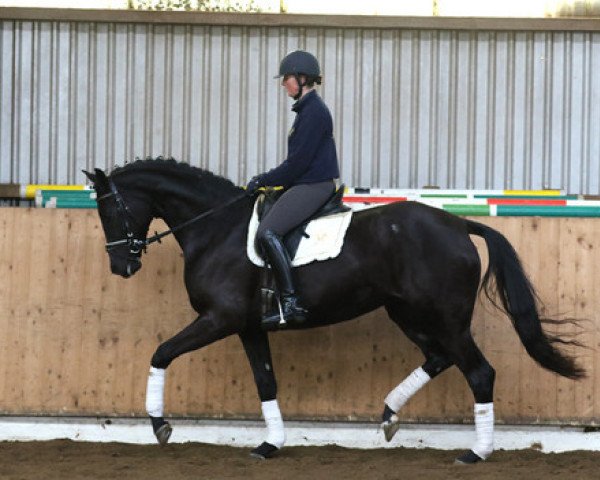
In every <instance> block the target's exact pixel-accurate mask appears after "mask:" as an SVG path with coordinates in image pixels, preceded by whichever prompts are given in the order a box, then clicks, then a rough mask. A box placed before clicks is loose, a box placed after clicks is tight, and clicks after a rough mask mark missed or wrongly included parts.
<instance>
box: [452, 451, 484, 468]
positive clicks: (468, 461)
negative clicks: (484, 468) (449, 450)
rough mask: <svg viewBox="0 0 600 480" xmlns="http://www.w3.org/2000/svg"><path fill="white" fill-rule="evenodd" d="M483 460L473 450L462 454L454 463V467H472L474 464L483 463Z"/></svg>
mask: <svg viewBox="0 0 600 480" xmlns="http://www.w3.org/2000/svg"><path fill="white" fill-rule="evenodd" d="M483 460H484V459H483V458H481V457H480V456H479V455H477V454H476V453H475V452H474V451H473V450H469V451H468V452H467V453H464V454H462V455H461V456H460V457H458V458H457V459H456V460H454V463H455V464H456V465H473V464H474V463H479V462H483Z"/></svg>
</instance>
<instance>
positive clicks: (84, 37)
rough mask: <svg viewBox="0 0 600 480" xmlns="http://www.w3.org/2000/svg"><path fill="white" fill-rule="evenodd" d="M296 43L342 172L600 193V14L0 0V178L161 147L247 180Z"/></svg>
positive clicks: (60, 174)
mask: <svg viewBox="0 0 600 480" xmlns="http://www.w3.org/2000/svg"><path fill="white" fill-rule="evenodd" d="M297 48H303V49H308V50H310V51H312V52H314V53H315V54H316V55H317V56H318V57H319V59H320V61H321V64H322V67H323V73H324V82H323V85H322V86H321V87H320V92H321V94H322V96H323V98H324V99H325V101H326V102H327V104H328V105H329V107H330V108H331V111H332V114H333V117H334V124H335V131H334V135H335V138H336V142H337V146H338V151H339V157H340V165H341V177H342V180H343V181H344V182H345V183H346V185H352V186H357V187H377V188H420V187H423V186H425V185H437V186H439V187H441V188H470V189H484V188H487V189H490V188H491V189H505V188H512V189H542V188H556V189H562V190H565V191H568V192H570V193H588V194H595V195H597V194H598V193H600V135H599V133H600V131H599V127H598V126H599V125H600V22H598V21H597V20H596V19H490V18H488V19H485V18H466V19H465V18H426V17H422V18H419V17H417V18H415V17H382V16H378V17H360V16H331V15H321V16H318V15H317V16H315V15H272V14H271V15H268V14H211V13H197V12H196V13H184V12H131V11H85V10H72V9H63V10H61V9H19V8H1V7H0V101H1V103H2V109H1V111H0V158H2V162H1V163H0V183H20V184H30V183H60V184H80V183H83V182H84V176H83V174H82V173H81V169H83V168H85V169H88V170H89V169H93V168H94V167H99V168H103V169H107V168H111V167H112V166H113V165H115V164H118V165H122V164H123V163H124V162H126V161H132V160H134V159H135V158H136V157H142V158H143V157H145V156H148V155H149V156H158V155H164V156H174V157H175V158H177V159H178V160H183V161H186V162H189V163H191V164H192V165H195V166H200V167H203V168H208V169H209V170H211V171H214V172H217V173H219V174H221V175H224V176H227V177H228V178H230V179H231V180H232V181H234V182H236V183H238V184H243V183H245V182H246V181H247V180H249V179H250V177H252V176H254V175H255V174H257V173H260V172H262V171H264V170H266V169H268V168H271V167H273V166H275V165H277V164H278V163H279V162H281V161H282V160H283V158H284V156H285V146H286V140H287V134H288V131H289V128H290V126H291V124H292V119H293V113H292V112H291V111H290V107H291V101H290V100H289V99H288V98H286V97H285V95H284V93H283V91H282V89H281V88H280V87H279V86H278V81H277V80H273V78H272V77H273V75H274V74H275V73H276V72H277V70H278V62H279V60H280V59H281V58H282V57H283V56H284V55H285V54H286V53H288V52H290V51H292V50H295V49H297Z"/></svg>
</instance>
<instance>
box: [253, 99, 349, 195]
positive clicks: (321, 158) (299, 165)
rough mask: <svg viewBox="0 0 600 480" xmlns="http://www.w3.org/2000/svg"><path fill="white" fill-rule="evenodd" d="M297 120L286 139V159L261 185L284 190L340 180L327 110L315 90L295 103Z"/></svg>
mask: <svg viewBox="0 0 600 480" xmlns="http://www.w3.org/2000/svg"><path fill="white" fill-rule="evenodd" d="M292 110H293V111H294V112H296V114H297V115H296V118H295V120H294V124H293V125H292V129H291V130H290V133H289V136H288V156H287V158H286V159H285V160H284V161H283V162H282V163H281V164H280V165H278V166H277V167H275V168H273V169H271V170H269V171H268V172H266V173H263V174H262V175H261V176H260V184H261V185H269V186H278V185H281V186H283V187H285V188H289V187H292V186H294V185H298V184H301V183H317V182H324V181H326V180H332V179H334V178H338V177H339V176H340V171H339V167H338V159H337V152H336V148H335V141H334V139H333V121H332V120H331V113H329V109H328V108H327V106H326V105H325V103H324V102H323V100H321V97H319V96H318V95H317V92H315V91H314V90H312V91H310V92H308V93H307V94H306V95H304V96H303V97H302V98H301V99H300V100H298V101H297V102H296V103H295V104H294V106H293V107H292Z"/></svg>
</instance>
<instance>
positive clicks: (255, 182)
mask: <svg viewBox="0 0 600 480" xmlns="http://www.w3.org/2000/svg"><path fill="white" fill-rule="evenodd" d="M261 180H262V175H256V176H254V177H252V179H251V180H250V181H249V182H248V185H246V192H247V193H248V194H249V195H252V194H253V193H255V192H256V191H257V190H258V189H259V188H260V187H262V186H263V184H262V181H261Z"/></svg>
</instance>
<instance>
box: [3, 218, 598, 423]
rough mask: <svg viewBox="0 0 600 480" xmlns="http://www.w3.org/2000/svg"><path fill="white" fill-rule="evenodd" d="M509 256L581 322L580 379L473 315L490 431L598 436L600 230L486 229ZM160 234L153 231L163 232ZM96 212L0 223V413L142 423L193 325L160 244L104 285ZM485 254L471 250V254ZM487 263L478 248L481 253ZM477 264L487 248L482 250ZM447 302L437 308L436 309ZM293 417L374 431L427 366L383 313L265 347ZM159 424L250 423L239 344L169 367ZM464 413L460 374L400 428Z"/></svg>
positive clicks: (422, 401) (484, 309) (178, 271)
mask: <svg viewBox="0 0 600 480" xmlns="http://www.w3.org/2000/svg"><path fill="white" fill-rule="evenodd" d="M477 220H478V221H483V222H484V223H486V224H488V225H490V226H493V227H495V228H497V229H499V230H500V231H502V232H503V233H504V234H505V235H506V236H507V237H508V238H509V240H510V241H511V242H512V243H513V245H514V246H515V248H516V250H517V251H518V252H519V254H520V255H521V257H522V260H523V262H524V264H525V266H526V268H527V271H528V272H529V274H530V277H531V280H532V281H533V283H534V284H535V285H536V286H537V288H538V292H539V294H540V297H541V299H542V300H543V302H544V303H545V308H544V310H543V311H544V313H546V314H556V313H560V314H562V315H563V316H573V317H578V318H585V319H587V320H586V321H585V322H583V323H581V328H576V327H573V326H563V327H560V328H558V331H559V332H561V333H563V334H565V333H567V334H571V333H577V334H579V336H578V337H577V338H578V339H579V340H580V341H583V342H584V343H586V344H587V345H588V346H589V347H590V348H589V349H578V350H574V349H568V350H569V351H572V352H573V353H574V354H576V355H577V358H578V360H579V362H581V364H582V365H584V366H585V367H586V368H587V370H588V378H586V379H584V380H582V381H580V382H573V381H570V380H565V379H561V378H558V377H557V376H555V375H554V374H551V373H549V372H546V371H544V370H542V369H541V368H540V367H538V366H537V365H536V364H534V362H533V361H532V360H531V359H530V358H529V357H528V356H527V354H526V353H525V351H524V349H523V347H522V346H521V344H520V342H519V340H518V337H517V335H516V333H515V332H514V330H513V329H512V327H511V325H510V322H509V320H508V319H507V318H506V317H504V316H503V315H501V314H500V313H498V312H497V311H496V310H494V309H493V307H491V305H490V304H489V302H487V301H482V302H480V303H479V304H478V305H477V307H476V314H475V318H474V321H473V332H474V335H475V338H476V341H477V342H478V344H479V345H480V347H481V349H482V351H483V352H484V353H485V355H486V356H487V357H488V359H489V360H490V362H491V363H492V365H493V366H494V368H495V369H496V371H497V383H496V391H495V402H496V411H497V417H498V421H499V422H507V423H513V422H516V423H543V424H548V423H560V424H563V423H574V424H594V423H596V422H597V418H600V381H599V377H600V356H599V354H598V352H597V351H596V349H597V347H598V345H599V344H600V335H599V334H598V325H600V317H599V314H598V311H599V308H598V307H599V305H598V303H599V300H598V297H597V295H596V292H597V291H598V289H599V287H600V274H598V269H597V268H596V265H598V264H599V262H600V258H599V257H600V240H598V239H599V238H600V224H599V223H598V222H597V221H596V220H594V219H581V218H520V217H503V218H481V217H479V218H478V219H477ZM162 227H163V225H162V224H161V223H160V222H157V223H156V224H155V225H153V228H156V229H159V230H160V229H161V228H162ZM103 242H104V239H103V233H102V230H101V226H100V223H99V220H98V217H97V213H96V212H95V211H92V210H52V209H37V210H36V209H10V208H3V209H0V331H2V335H1V336H0V413H2V414H11V415H25V414H27V415H29V414H33V415H109V416H144V415H145V412H144V397H145V385H146V378H147V371H148V368H149V361H150V357H151V355H152V353H153V352H154V350H155V348H156V347H157V346H158V345H159V343H160V342H161V341H163V340H166V339H167V338H169V337H170V336H172V335H173V334H175V333H176V332H177V331H179V330H180V329H181V328H182V327H183V326H185V325H186V324H188V323H189V322H191V321H192V320H193V319H194V318H195V313H194V312H193V311H192V309H191V308H190V306H189V304H188V300H187V296H186V292H185V289H184V287H183V281H182V276H183V260H182V258H181V253H180V251H179V248H178V246H177V244H176V243H175V242H174V240H173V239H172V238H166V239H165V241H164V242H163V244H162V245H153V246H152V247H150V248H149V252H148V254H147V255H145V256H144V266H143V268H142V270H141V271H140V272H139V273H138V274H137V275H136V276H135V277H133V278H131V279H128V280H125V279H122V278H120V277H116V276H113V275H111V273H110V271H109V265H108V257H107V255H106V253H105V252H104V248H103ZM476 243H477V245H478V248H480V247H481V242H480V241H479V239H477V241H476ZM480 251H482V250H481V248H480ZM482 253H483V254H482V257H483V259H484V261H485V257H486V254H485V249H483V251H482ZM442 301H443V300H442ZM270 338H271V342H272V345H271V346H272V353H273V359H274V368H275V372H276V374H277V378H278V384H279V401H280V404H281V407H282V411H283V414H284V416H285V417H286V418H288V419H289V418H296V419H339V420H377V419H378V418H379V415H380V413H381V410H382V406H383V399H384V397H385V395H386V394H387V393H388V391H389V390H390V389H392V388H393V387H394V386H395V385H397V384H398V383H399V382H400V381H401V380H402V379H403V378H404V377H405V376H406V375H407V374H409V373H410V372H411V371H412V370H413V369H414V368H416V367H417V366H419V365H420V364H421V363H422V356H421V354H420V353H419V351H418V350H417V349H416V347H415V346H414V345H413V344H412V343H411V342H410V341H408V340H407V339H406V337H404V335H403V334H402V333H401V332H400V331H399V330H398V329H397V328H396V327H395V326H394V325H393V324H392V322H391V321H389V319H387V317H386V314H385V312H384V311H383V310H378V311H376V312H374V313H371V314H369V315H365V316H363V317H361V318H359V319H357V320H354V321H351V322H347V323H344V324H341V325H336V326H331V327H324V328H318V329H314V330H308V331H303V332H283V333H275V334H270ZM165 403H166V405H165V409H166V413H167V414H168V415H173V416H184V417H214V418H220V417H226V418H257V417H259V416H260V402H259V400H258V397H257V393H256V388H255V386H254V382H253V379H252V374H251V372H250V368H249V366H248V364H247V361H246V358H245V354H244V352H243V349H242V346H241V342H240V341H239V339H237V338H228V339H225V340H222V341H220V342H218V343H216V344H214V345H211V346H209V347H207V348H205V349H202V350H200V351H197V352H194V353H190V354H187V355H185V356H183V357H181V358H180V359H178V360H176V361H175V362H174V363H173V364H172V366H171V367H170V368H169V370H168V374H167V389H166V402H165ZM472 407H473V399H472V395H471V393H470V391H469V390H468V388H467V386H466V382H465V380H464V379H463V377H462V375H461V374H460V373H459V372H458V371H457V369H456V368H453V369H450V370H449V371H447V372H445V373H444V374H442V375H441V376H440V377H439V378H437V379H435V380H434V381H432V382H431V383H430V384H429V385H427V386H426V387H425V388H424V389H423V390H422V391H421V392H419V393H418V394H417V396H416V397H414V398H413V399H412V400H411V401H410V402H409V403H408V404H407V405H406V407H405V408H404V409H403V410H402V412H401V416H402V418H403V419H404V420H406V421H430V422H461V421H463V420H466V421H470V420H471V418H472Z"/></svg>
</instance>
